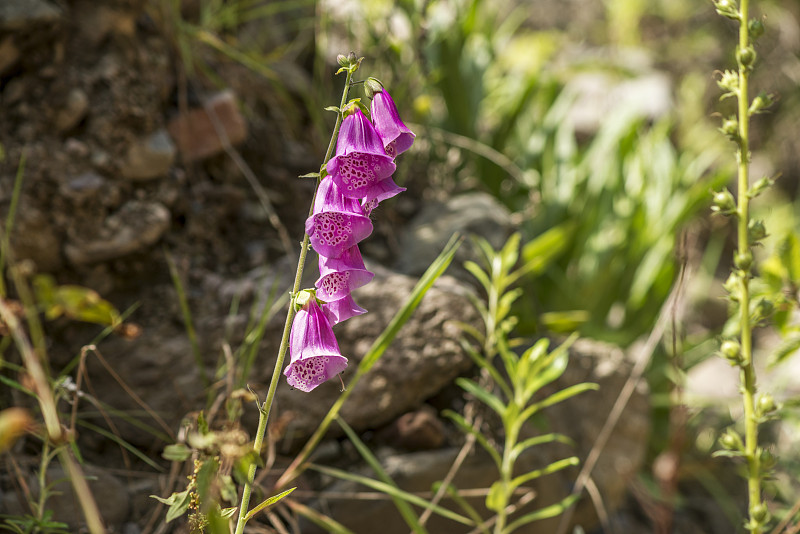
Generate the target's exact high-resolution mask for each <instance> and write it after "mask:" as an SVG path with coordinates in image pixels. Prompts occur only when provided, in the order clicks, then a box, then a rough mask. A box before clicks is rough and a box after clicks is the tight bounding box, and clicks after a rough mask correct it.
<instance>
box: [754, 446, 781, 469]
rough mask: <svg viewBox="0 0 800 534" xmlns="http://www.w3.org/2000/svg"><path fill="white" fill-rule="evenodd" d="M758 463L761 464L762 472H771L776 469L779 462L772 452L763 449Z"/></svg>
mask: <svg viewBox="0 0 800 534" xmlns="http://www.w3.org/2000/svg"><path fill="white" fill-rule="evenodd" d="M758 462H759V464H761V470H762V471H771V470H772V469H774V468H775V464H776V463H777V460H776V459H775V455H774V454H772V453H771V452H770V451H768V450H767V449H761V452H760V453H759V455H758Z"/></svg>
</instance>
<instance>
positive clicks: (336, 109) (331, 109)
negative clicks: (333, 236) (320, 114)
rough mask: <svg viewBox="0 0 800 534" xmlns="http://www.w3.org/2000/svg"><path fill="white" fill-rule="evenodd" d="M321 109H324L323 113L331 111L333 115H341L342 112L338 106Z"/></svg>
mask: <svg viewBox="0 0 800 534" xmlns="http://www.w3.org/2000/svg"><path fill="white" fill-rule="evenodd" d="M341 70H342V69H339V71H341ZM337 74H338V73H337ZM322 109H324V110H325V111H333V112H334V113H341V112H342V110H341V109H339V106H328V107H326V108H322Z"/></svg>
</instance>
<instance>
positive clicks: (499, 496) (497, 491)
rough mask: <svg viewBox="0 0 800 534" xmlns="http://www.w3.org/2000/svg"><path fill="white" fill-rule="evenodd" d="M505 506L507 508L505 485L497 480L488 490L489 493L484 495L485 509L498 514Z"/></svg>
mask: <svg viewBox="0 0 800 534" xmlns="http://www.w3.org/2000/svg"><path fill="white" fill-rule="evenodd" d="M506 506H508V496H507V492H506V491H505V485H504V484H503V483H502V482H501V481H499V480H498V481H497V482H495V483H494V484H492V487H491V488H489V493H488V494H487V495H486V508H488V509H489V510H491V511H493V512H500V510H502V509H503V508H505V507H506Z"/></svg>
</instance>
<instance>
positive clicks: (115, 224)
mask: <svg viewBox="0 0 800 534" xmlns="http://www.w3.org/2000/svg"><path fill="white" fill-rule="evenodd" d="M169 222H170V214H169V211H168V210H167V208H165V207H164V206H163V205H161V204H159V203H157V202H143V201H138V200H131V201H128V202H127V203H125V204H124V205H123V206H122V207H121V208H120V209H119V211H117V212H116V213H114V214H113V215H111V216H110V217H108V218H107V219H106V221H105V223H104V224H103V227H102V228H100V229H99V230H98V232H97V234H96V235H94V236H92V237H91V238H89V239H85V238H82V237H77V236H70V240H69V242H68V243H67V244H66V246H65V247H64V252H65V254H66V256H67V258H68V259H69V260H70V262H72V263H73V264H74V265H86V264H90V263H95V262H99V261H107V260H111V259H114V258H119V257H121V256H125V255H127V254H131V253H133V252H139V251H141V250H144V249H146V248H147V247H149V246H150V245H152V244H153V243H155V242H156V241H158V240H159V239H161V236H162V235H164V232H166V231H167V229H168V228H169Z"/></svg>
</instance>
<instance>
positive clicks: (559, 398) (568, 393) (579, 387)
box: [520, 382, 600, 421]
mask: <svg viewBox="0 0 800 534" xmlns="http://www.w3.org/2000/svg"><path fill="white" fill-rule="evenodd" d="M598 389H600V386H598V385H597V384H594V383H589V382H584V383H582V384H575V385H574V386H570V387H568V388H566V389H562V390H561V391H558V392H556V393H553V394H552V395H550V396H549V397H547V398H546V399H544V400H543V401H540V402H537V403H535V404H531V405H530V406H528V407H527V408H525V410H524V411H523V412H522V414H520V418H521V420H522V421H527V420H528V419H529V418H530V417H531V416H532V415H533V414H535V413H536V412H538V411H540V410H542V409H544V408H547V407H548V406H552V405H553V404H558V403H559V402H563V401H565V400H567V399H569V398H570V397H574V396H575V395H578V394H580V393H583V392H585V391H597V390H598Z"/></svg>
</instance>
